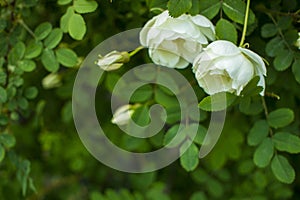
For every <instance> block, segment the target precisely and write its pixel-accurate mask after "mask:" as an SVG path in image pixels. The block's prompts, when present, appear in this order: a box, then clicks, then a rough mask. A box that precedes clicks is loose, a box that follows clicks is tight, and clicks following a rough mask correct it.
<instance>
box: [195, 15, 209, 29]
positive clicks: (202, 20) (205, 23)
mask: <svg viewBox="0 0 300 200" xmlns="http://www.w3.org/2000/svg"><path fill="white" fill-rule="evenodd" d="M191 20H192V21H193V22H194V23H195V24H197V25H198V26H202V27H209V28H211V27H213V26H214V25H213V24H212V23H211V21H210V20H209V19H207V18H206V17H204V16H203V15H195V16H191Z"/></svg>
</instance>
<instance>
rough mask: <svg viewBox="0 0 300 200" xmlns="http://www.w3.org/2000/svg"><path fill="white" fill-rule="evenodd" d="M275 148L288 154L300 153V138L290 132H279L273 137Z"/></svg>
mask: <svg viewBox="0 0 300 200" xmlns="http://www.w3.org/2000/svg"><path fill="white" fill-rule="evenodd" d="M272 139H273V142H274V145H275V148H276V149H277V150H279V151H286V152H288V153H300V138H299V137H298V136H296V135H293V134H291V133H288V132H278V133H276V134H275V135H274V136H273V138H272Z"/></svg>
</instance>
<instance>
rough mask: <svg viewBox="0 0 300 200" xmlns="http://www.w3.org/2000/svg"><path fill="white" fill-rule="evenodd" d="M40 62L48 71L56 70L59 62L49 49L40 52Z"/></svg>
mask: <svg viewBox="0 0 300 200" xmlns="http://www.w3.org/2000/svg"><path fill="white" fill-rule="evenodd" d="M41 59H42V63H43V65H44V67H45V68H46V69H47V70H48V71H49V72H56V71H57V70H58V68H59V64H58V62H57V60H56V58H55V55H54V52H53V50H51V49H44V51H43V54H42V57H41Z"/></svg>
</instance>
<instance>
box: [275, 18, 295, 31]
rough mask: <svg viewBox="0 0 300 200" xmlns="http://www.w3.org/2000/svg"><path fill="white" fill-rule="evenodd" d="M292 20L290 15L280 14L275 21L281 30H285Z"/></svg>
mask: <svg viewBox="0 0 300 200" xmlns="http://www.w3.org/2000/svg"><path fill="white" fill-rule="evenodd" d="M292 22H293V18H292V17H291V16H282V17H280V18H279V20H278V22H277V26H278V28H280V29H281V30H286V29H288V28H289V27H290V26H291V24H292Z"/></svg>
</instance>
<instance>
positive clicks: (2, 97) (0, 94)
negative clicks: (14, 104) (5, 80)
mask: <svg viewBox="0 0 300 200" xmlns="http://www.w3.org/2000/svg"><path fill="white" fill-rule="evenodd" d="M6 101H7V93H6V90H5V89H4V88H3V87H1V86H0V103H5V102H6Z"/></svg>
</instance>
